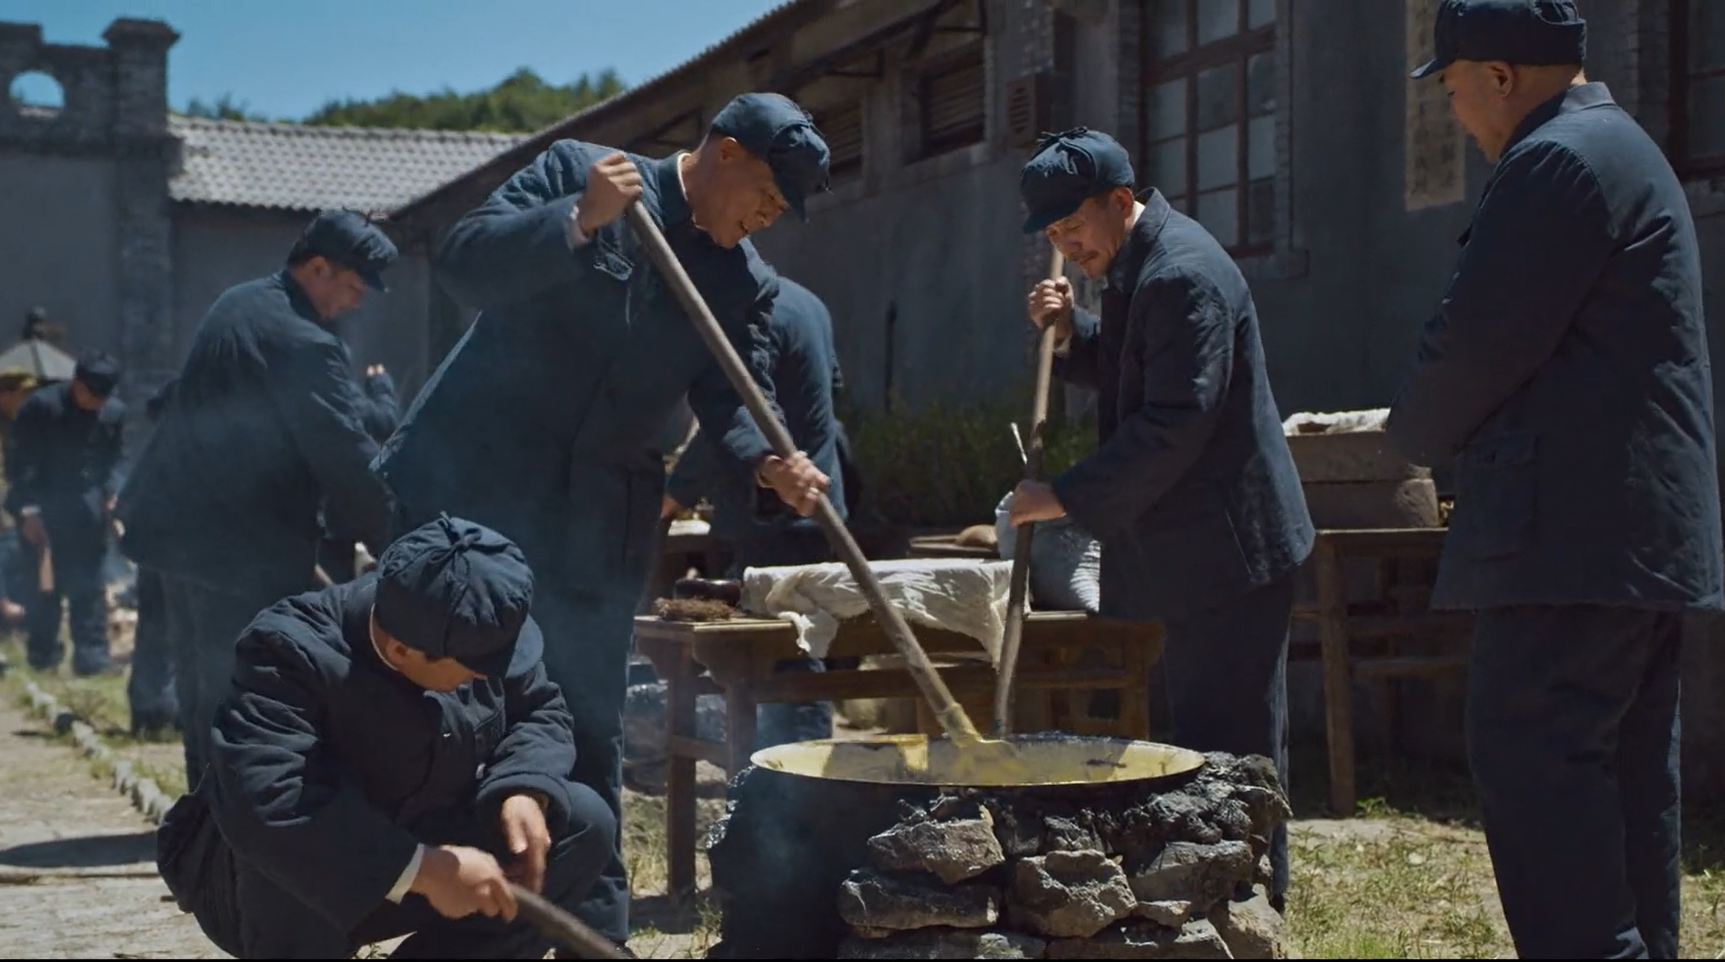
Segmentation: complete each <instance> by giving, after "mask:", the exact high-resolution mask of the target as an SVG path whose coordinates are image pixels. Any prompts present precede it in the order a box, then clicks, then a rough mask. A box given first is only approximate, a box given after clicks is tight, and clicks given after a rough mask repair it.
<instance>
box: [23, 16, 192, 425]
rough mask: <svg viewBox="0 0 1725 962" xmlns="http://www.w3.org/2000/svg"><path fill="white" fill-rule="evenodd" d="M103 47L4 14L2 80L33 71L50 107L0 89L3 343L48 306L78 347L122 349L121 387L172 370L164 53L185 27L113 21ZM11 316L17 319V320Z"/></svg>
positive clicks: (136, 389) (145, 387)
mask: <svg viewBox="0 0 1725 962" xmlns="http://www.w3.org/2000/svg"><path fill="white" fill-rule="evenodd" d="M103 36H104V39H106V41H107V43H108V45H107V46H106V47H83V46H68V45H62V44H50V43H45V42H43V40H42V32H41V28H40V27H37V26H35V25H33V24H17V23H0V83H3V84H4V86H6V87H9V86H10V85H11V81H12V79H13V78H14V77H15V76H17V75H18V74H20V73H25V72H30V71H41V72H44V73H47V74H49V75H50V76H52V77H53V78H54V79H55V80H56V81H58V82H59V84H60V87H61V90H62V92H63V98H64V102H63V105H62V106H61V107H60V108H59V109H58V110H44V109H31V108H24V109H20V108H19V107H17V106H16V105H14V104H13V103H12V102H11V99H10V98H0V222H4V223H6V224H8V225H11V226H12V229H10V230H8V231H6V232H5V234H6V237H5V238H4V239H3V240H0V254H4V255H11V256H0V341H4V340H6V339H7V338H9V337H10V336H11V330H9V329H8V328H9V325H10V324H12V323H20V322H21V320H22V316H23V313H24V311H25V310H27V309H28V308H30V307H32V306H35V305H42V306H44V307H47V308H49V311H50V315H51V317H52V319H53V320H54V321H55V322H56V323H60V324H63V325H64V326H66V327H67V328H68V331H69V340H70V342H71V346H72V347H73V348H74V349H76V350H90V349H101V350H106V351H108V352H110V353H112V354H115V355H116V356H118V357H119V358H120V360H121V362H122V363H123V364H124V365H125V367H126V372H127V376H126V378H125V381H124V382H123V383H122V386H121V394H122V396H123V397H128V398H138V397H143V396H145V395H146V394H147V393H148V392H149V391H151V390H153V389H154V387H155V386H156V385H157V384H158V383H160V382H161V380H162V379H163V378H165V377H166V376H167V375H168V374H169V373H171V369H172V365H173V363H174V360H175V358H174V355H173V325H172V320H171V318H172V303H173V300H172V299H173V293H172V287H171V284H172V280H171V269H170V261H171V257H172V251H171V247H172V243H171V236H172V226H171V222H170V219H169V210H168V196H167V184H168V171H169V165H170V163H171V161H172V156H173V154H172V151H173V147H174V143H175V142H174V140H173V138H172V137H171V136H170V135H169V134H168V131H167V56H168V50H169V48H170V47H172V46H173V44H174V42H175V41H176V40H178V39H179V35H178V34H176V33H175V32H174V31H173V30H172V29H170V28H169V27H168V26H167V25H166V24H164V23H161V22H160V21H155V20H131V19H120V20H116V21H114V22H113V24H112V25H110V26H109V28H108V30H107V31H106V33H104V35H103ZM14 319H16V320H14Z"/></svg>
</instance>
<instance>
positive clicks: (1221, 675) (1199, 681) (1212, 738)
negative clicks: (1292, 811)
mask: <svg viewBox="0 0 1725 962" xmlns="http://www.w3.org/2000/svg"><path fill="white" fill-rule="evenodd" d="M1293 611H1294V579H1293V575H1292V574H1287V575H1283V576H1282V577H1280V578H1278V579H1276V580H1274V581H1272V582H1270V583H1269V584H1267V585H1264V586H1263V587H1261V588H1257V589H1254V590H1253V591H1251V592H1249V593H1247V594H1246V595H1245V596H1244V597H1242V598H1236V599H1235V600H1233V601H1230V602H1228V603H1227V604H1223V605H1217V606H1216V607H1214V608H1208V609H1204V610H1200V611H1196V612H1190V613H1185V614H1181V615H1179V616H1177V617H1173V618H1164V619H1163V622H1162V623H1163V625H1164V626H1165V627H1166V629H1167V637H1166V639H1165V640H1164V642H1163V646H1162V673H1163V678H1164V680H1165V681H1166V684H1167V698H1168V709H1169V714H1170V715H1171V716H1172V719H1173V725H1174V731H1173V732H1172V733H1171V736H1170V738H1169V741H1170V742H1171V743H1173V744H1175V745H1179V746H1180V747H1182V748H1191V749H1194V750H1197V751H1202V752H1228V753H1230V754H1234V755H1263V756H1265V757H1266V758H1269V759H1272V760H1273V761H1275V763H1276V770H1277V771H1278V772H1280V773H1281V776H1282V784H1283V785H1284V786H1286V785H1287V784H1288V619H1289V617H1290V616H1291V615H1292V614H1293ZM1269 843H1270V851H1269V855H1270V867H1271V869H1272V870H1273V872H1274V875H1275V884H1274V889H1273V891H1272V892H1271V893H1270V894H1271V895H1272V896H1273V897H1275V898H1277V899H1279V898H1280V897H1281V895H1282V894H1283V893H1285V892H1286V891H1287V889H1288V829H1287V826H1286V825H1282V826H1278V827H1277V828H1276V831H1275V834H1274V836H1273V837H1271V838H1270V839H1269Z"/></svg>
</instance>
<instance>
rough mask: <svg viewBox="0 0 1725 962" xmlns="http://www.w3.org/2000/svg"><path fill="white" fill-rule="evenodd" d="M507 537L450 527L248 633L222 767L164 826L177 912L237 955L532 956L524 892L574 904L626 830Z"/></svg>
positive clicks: (438, 527) (221, 716) (230, 701)
mask: <svg viewBox="0 0 1725 962" xmlns="http://www.w3.org/2000/svg"><path fill="white" fill-rule="evenodd" d="M533 594H534V586H533V575H532V573H531V572H530V571H529V570H528V567H527V561H526V559H525V558H524V557H523V556H522V554H521V550H520V549H519V548H517V547H516V546H515V545H514V544H513V543H511V542H510V541H509V540H508V539H507V538H504V537H503V536H502V535H500V534H498V533H497V532H495V531H492V530H490V529H489V528H485V527H482V526H480V525H477V524H474V523H472V522H470V521H465V520H461V519H458V518H451V517H449V516H447V515H445V516H442V517H439V518H438V519H436V520H435V521H432V522H430V523H428V524H426V525H424V526H422V527H420V528H418V529H416V530H414V531H412V532H409V533H408V534H407V535H405V536H403V537H402V538H401V540H399V541H397V542H395V543H394V544H392V545H390V546H389V548H388V550H386V551H384V553H383V557H382V558H381V559H380V560H379V564H378V569H377V571H376V572H373V573H370V574H367V575H365V576H363V577H361V578H359V579H358V580H357V581H352V582H348V583H346V584H341V585H335V586H333V587H330V588H326V589H324V590H322V591H318V592H315V593H311V594H304V595H299V596H296V597H293V598H288V599H286V600H283V601H281V602H279V603H277V604H275V605H273V606H271V607H270V608H268V609H267V610H265V611H264V612H263V613H262V614H260V615H258V617H257V619H256V620H254V621H253V622H252V623H251V625H250V626H248V627H246V628H245V630H244V631H243V633H241V635H240V638H239V644H238V649H237V651H236V654H235V658H234V675H233V681H232V683H231V684H230V686H229V688H228V689H227V691H226V693H225V694H226V697H225V698H224V699H223V700H222V702H221V705H220V708H219V709H218V710H217V712H216V716H215V720H214V724H213V729H212V735H213V742H212V751H213V755H214V760H215V764H214V765H213V766H212V768H211V774H210V776H209V777H208V778H206V779H205V780H204V782H203V783H202V784H201V785H200V786H199V787H198V789H197V790H196V791H195V792H193V793H191V794H188V795H186V796H184V797H182V798H181V799H180V800H179V801H178V802H177V803H176V804H175V805H174V807H173V809H172V810H170V812H169V814H168V816H167V818H166V819H165V820H164V821H163V824H162V827H161V828H160V829H159V831H158V833H157V852H158V865H159V867H160V869H161V871H162V877H163V879H164V880H166V881H167V883H168V886H169V888H170V889H171V890H172V891H173V893H174V895H175V897H176V899H177V900H178V902H179V904H180V906H181V908H182V909H183V910H185V911H190V912H193V913H194V914H195V915H196V916H197V918H198V922H199V924H200V925H201V926H202V927H203V929H204V932H205V934H207V935H208V936H209V937H210V939H211V940H212V941H214V942H215V943H216V945H217V946H219V947H220V948H222V949H223V950H224V951H226V952H228V953H230V954H232V955H235V956H237V957H239V958H250V959H331V958H348V957H351V956H352V955H353V953H354V951H355V950H356V949H358V948H359V947H360V946H361V945H364V944H366V943H369V942H378V941H383V940H385V939H391V938H395V937H397V936H400V935H404V934H407V933H409V932H411V933H414V934H413V935H412V936H411V937H410V938H409V939H408V940H407V941H406V942H403V943H402V944H401V946H400V947H399V948H397V949H396V951H395V953H394V955H393V956H392V957H394V958H446V959H507V958H515V959H538V958H543V957H544V955H545V951H546V949H548V948H550V944H549V943H548V942H547V941H546V940H545V938H544V937H543V936H541V935H540V934H539V933H538V932H537V931H536V930H534V929H533V928H532V927H531V926H530V925H528V924H527V922H526V921H525V920H517V919H516V917H515V913H516V903H515V899H514V896H513V894H512V893H511V891H510V888H509V883H510V882H515V883H518V884H520V885H523V886H525V887H526V888H528V889H529V890H531V891H534V892H538V893H540V894H542V895H543V896H544V897H545V898H546V899H547V900H549V901H551V902H553V903H555V904H557V905H561V906H563V907H565V908H572V907H573V906H575V905H576V904H577V902H578V901H579V900H580V899H581V897H582V896H583V895H584V894H585V893H586V891H587V889H588V888H589V887H591V886H592V884H593V880H594V879H596V878H597V877H598V875H599V871H600V869H601V868H603V867H604V865H605V863H606V862H607V861H608V860H609V859H610V857H611V845H612V839H613V836H614V835H615V834H616V831H617V824H616V821H615V820H614V819H613V818H612V816H611V811H610V809H609V807H608V806H607V805H606V804H605V802H604V801H603V800H601V799H600V798H599V796H598V795H596V794H595V793H594V792H593V791H592V790H591V789H589V788H587V787H586V786H583V785H580V784H578V783H576V782H574V781H572V780H570V778H569V772H570V770H571V769H572V768H573V767H574V765H575V746H574V744H573V742H572V741H571V737H570V719H569V710H568V708H567V707H566V706H565V704H564V701H563V696H562V693H561V692H559V691H558V689H557V686H556V685H553V684H552V683H551V682H550V680H549V679H548V678H547V677H546V674H545V666H544V664H543V662H542V660H541V656H542V654H543V652H544V643H543V639H542V637H541V635H540V632H539V626H538V625H537V624H535V622H534V620H533V619H532V618H531V617H530V615H529V609H530V608H531V607H532V604H533Z"/></svg>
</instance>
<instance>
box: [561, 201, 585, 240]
mask: <svg viewBox="0 0 1725 962" xmlns="http://www.w3.org/2000/svg"><path fill="white" fill-rule="evenodd" d="M564 236H565V237H567V238H568V240H569V249H570V250H579V249H580V248H583V247H586V246H587V241H589V240H591V238H589V237H588V236H587V235H586V234H585V233H583V232H582V230H581V201H580V199H579V198H577V199H576V201H575V202H574V203H573V204H570V205H569V220H568V221H567V222H566V223H565V225H564Z"/></svg>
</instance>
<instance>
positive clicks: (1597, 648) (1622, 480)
mask: <svg viewBox="0 0 1725 962" xmlns="http://www.w3.org/2000/svg"><path fill="white" fill-rule="evenodd" d="M1435 37H1436V39H1435V47H1436V50H1435V56H1434V58H1433V59H1432V61H1431V62H1430V63H1428V64H1426V65H1424V66H1422V67H1420V68H1419V69H1418V70H1415V71H1414V73H1413V76H1414V77H1416V78H1419V77H1427V76H1431V75H1434V74H1435V75H1440V76H1441V77H1442V82H1443V84H1444V86H1445V87H1446V88H1447V89H1448V90H1449V95H1450V105H1451V107H1452V109H1453V110H1454V112H1455V115H1456V118H1457V119H1458V120H1459V121H1460V122H1461V124H1462V126H1463V127H1465V128H1467V130H1468V133H1469V134H1471V135H1472V136H1473V138H1474V141H1475V142H1476V143H1477V144H1478V145H1479V147H1480V150H1481V151H1482V152H1483V153H1484V154H1485V156H1486V157H1487V159H1489V160H1491V161H1493V162H1494V163H1495V164H1496V169H1495V170H1494V171H1493V173H1492V176H1491V179H1490V180H1489V181H1487V183H1486V185H1485V191H1484V194H1483V196H1482V197H1481V198H1480V202H1479V207H1478V209H1477V210H1475V212H1474V216H1473V224H1472V226H1471V227H1470V228H1469V231H1468V233H1467V234H1466V235H1464V236H1463V241H1462V243H1463V245H1464V246H1463V248H1462V253H1461V259H1460V262H1459V263H1458V265H1457V267H1456V271H1455V275H1454V277H1453V278H1452V279H1451V280H1450V285H1449V290H1448V291H1447V292H1446V293H1445V295H1444V299H1443V305H1442V307H1441V309H1440V310H1439V311H1438V313H1437V315H1436V316H1435V317H1434V318H1432V320H1431V321H1430V322H1429V323H1428V324H1427V325H1426V328H1425V332H1424V334H1423V336H1422V338H1421V342H1420V348H1419V364H1418V367H1417V368H1416V369H1415V371H1414V373H1413V375H1412V377H1411V378H1410V379H1409V381H1408V383H1407V384H1406V385H1405V386H1404V388H1403V390H1402V392H1401V395H1400V396H1399V397H1398V398H1397V400H1396V402H1395V404H1394V406H1393V407H1392V408H1391V411H1390V421H1389V434H1390V440H1391V442H1392V443H1394V444H1396V445H1397V446H1398V447H1400V448H1401V449H1402V450H1403V451H1404V452H1405V453H1406V454H1407V455H1408V456H1409V457H1410V458H1411V459H1412V460H1414V461H1416V462H1418V463H1421V464H1435V463H1442V462H1446V461H1451V460H1453V461H1454V465H1455V492H1456V505H1455V513H1454V516H1453V518H1452V519H1451V521H1450V530H1449V534H1448V536H1447V537H1446V539H1445V542H1444V553H1443V558H1442V561H1441V563H1440V566H1439V571H1438V582H1437V586H1436V588H1435V590H1434V591H1433V593H1432V604H1433V605H1434V606H1435V607H1444V608H1471V609H1475V610H1477V611H1478V620H1477V621H1476V623H1475V628H1474V637H1473V654H1472V664H1471V666H1470V675H1469V680H1468V709H1467V741H1468V757H1469V761H1470V763H1471V764H1472V767H1473V772H1474V779H1475V781H1476V783H1477V784H1478V788H1479V792H1480V800H1481V806H1482V810H1483V813H1484V817H1485V830H1486V840H1487V842H1488V843H1489V844H1490V846H1491V856H1492V866H1493V868H1494V870H1495V872H1496V874H1497V884H1498V893H1499V897H1500V898H1501V899H1502V901H1503V910H1504V916H1505V918H1506V919H1507V920H1508V922H1509V928H1510V932H1511V934H1512V935H1513V936H1514V938H1515V946H1516V950H1517V952H1518V953H1519V954H1520V955H1521V957H1522V958H1572V959H1574V958H1595V959H1600V958H1620V959H1623V958H1655V959H1671V958H1676V957H1677V929H1678V886H1679V874H1678V855H1679V850H1678V839H1679V831H1678V769H1677V758H1678V721H1677V701H1678V673H1679V672H1678V668H1679V665H1678V650H1679V642H1680V638H1681V633H1682V621H1683V612H1684V611H1685V610H1686V609H1695V608H1718V607H1719V606H1720V604H1721V548H1720V530H1719V482H1718V474H1717V466H1716V463H1715V462H1716V459H1715V452H1714V445H1715V442H1714V435H1713V383H1712V375H1711V373H1710V372H1709V366H1708V354H1707V336H1706V327H1705V323H1704V318H1703V315H1702V310H1701V290H1702V287H1701V265H1700V259H1699V255H1698V250H1697V246H1696V241H1695V228H1694V224H1693V222H1692V220H1691V218H1690V214H1689V206H1688V203H1687V202H1686V200H1685V198H1684V194H1683V188H1682V185H1681V184H1679V183H1678V180H1677V177H1676V176H1675V174H1673V173H1672V170H1671V166H1670V164H1669V163H1667V162H1666V160H1665V157H1664V155H1663V154H1661V153H1660V150H1659V148H1658V146H1656V145H1655V144H1654V142H1653V141H1652V140H1651V139H1650V138H1649V137H1648V136H1647V134H1646V133H1644V132H1643V131H1642V129H1641V128H1640V127H1639V126H1637V125H1636V123H1635V121H1634V119H1633V118H1631V117H1630V116H1629V115H1628V114H1627V113H1625V112H1624V111H1623V110H1622V109H1620V108H1619V107H1618V106H1617V104H1616V103H1614V102H1613V101H1612V99H1611V94H1610V93H1609V92H1608V91H1607V90H1606V89H1605V86H1604V85H1603V84H1599V83H1588V82H1587V80H1586V78H1585V77H1584V76H1583V74H1582V62H1583V59H1584V56H1585V52H1586V39H1587V35H1586V25H1585V24H1584V23H1583V22H1582V20H1581V19H1580V17H1579V16H1577V15H1576V11H1575V6H1574V4H1572V3H1569V2H1556V0H1539V2H1530V0H1519V2H1510V0H1449V2H1446V3H1444V5H1443V6H1442V7H1440V8H1439V11H1438V17H1437V29H1436V31H1435Z"/></svg>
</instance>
